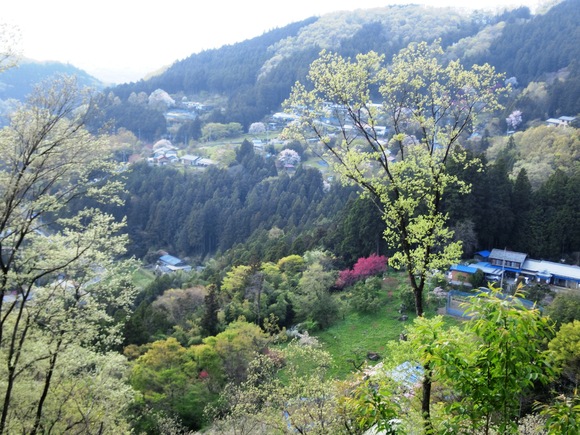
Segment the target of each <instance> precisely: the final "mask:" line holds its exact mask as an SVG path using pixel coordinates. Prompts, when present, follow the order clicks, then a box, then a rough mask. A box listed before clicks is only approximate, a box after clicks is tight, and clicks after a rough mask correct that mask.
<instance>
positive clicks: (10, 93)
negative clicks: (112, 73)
mask: <svg viewBox="0 0 580 435" xmlns="http://www.w3.org/2000/svg"><path fill="white" fill-rule="evenodd" d="M58 74H64V75H71V76H72V75H74V76H76V77H77V79H78V82H79V85H81V86H89V87H92V88H94V89H103V88H104V84H103V83H101V82H100V81H99V80H98V79H96V78H95V77H93V76H91V75H90V74H88V73H87V72H85V71H83V70H81V69H80V68H77V67H75V66H73V65H71V64H65V63H61V62H37V61H33V60H29V59H25V60H23V61H21V62H20V63H19V64H18V65H17V66H15V67H14V68H10V69H8V70H7V71H4V72H3V73H2V74H0V100H7V99H10V98H13V99H16V100H24V99H25V98H26V96H27V95H28V94H30V92H31V91H32V89H33V88H34V86H35V85H37V84H39V83H41V82H43V81H45V80H47V79H49V78H50V77H53V76H54V75H58Z"/></svg>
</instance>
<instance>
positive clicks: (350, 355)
mask: <svg viewBox="0 0 580 435" xmlns="http://www.w3.org/2000/svg"><path fill="white" fill-rule="evenodd" d="M406 280H407V277H406V275H405V274H404V273H396V272H389V274H388V275H387V276H386V278H385V280H384V281H383V291H382V295H383V297H382V301H381V307H380V309H379V310H378V311H377V312H376V313H372V314H363V313H356V312H350V313H348V314H346V315H345V316H344V318H343V319H342V320H340V321H338V322H337V323H335V324H334V325H333V326H331V327H330V328H328V329H327V330H325V331H321V332H319V333H317V334H315V335H316V337H317V338H318V339H319V341H320V343H321V344H322V345H323V348H324V349H325V350H326V351H328V352H329V353H330V354H331V355H332V356H333V359H334V366H333V367H332V368H331V369H330V371H329V376H331V377H333V378H336V379H345V378H346V377H347V376H348V375H349V374H350V373H352V372H353V371H355V370H356V367H355V365H357V364H361V363H362V362H363V361H364V360H365V358H366V357H367V353H369V352H375V353H378V354H379V355H380V356H381V358H382V359H384V358H388V355H386V354H385V351H386V344H387V342H389V341H391V340H398V339H399V336H400V334H401V332H403V330H404V329H405V327H406V326H407V325H409V324H410V323H411V322H412V321H413V319H414V318H415V317H416V315H415V314H414V311H413V308H412V307H410V308H409V310H407V311H406V312H405V313H404V314H405V315H407V316H408V320H406V321H400V320H398V319H399V317H400V316H401V314H400V313H399V311H398V310H399V308H400V306H401V298H400V295H399V292H400V286H401V285H403V284H405V283H406ZM435 314H436V309H435V308H433V309H429V308H428V309H427V312H426V315H427V316H433V315H435ZM445 323H446V324H448V325H449V326H451V325H457V324H459V323H461V321H460V320H457V319H454V318H452V317H449V316H446V317H445ZM353 362H354V363H353ZM369 362H370V363H371V364H373V362H371V361H369Z"/></svg>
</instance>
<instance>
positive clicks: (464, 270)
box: [449, 249, 580, 289]
mask: <svg viewBox="0 0 580 435" xmlns="http://www.w3.org/2000/svg"><path fill="white" fill-rule="evenodd" d="M487 253H488V251H481V252H480V253H478V254H479V255H480V258H481V257H482V255H481V254H483V255H486V254H487ZM527 257H528V256H527V254H525V253H522V252H514V251H507V250H505V249H493V250H492V251H491V252H490V253H489V256H488V257H487V258H486V259H485V258H484V259H483V260H484V261H480V262H478V263H475V264H469V265H462V264H456V265H453V266H451V268H450V269H449V279H450V280H451V281H452V282H459V283H465V282H469V277H470V275H473V274H474V273H475V272H477V269H481V270H482V271H483V272H484V274H485V278H486V280H487V281H495V282H497V281H500V280H501V279H502V278H503V279H508V280H516V279H518V278H523V279H524V280H525V282H526V283H533V282H537V283H542V284H548V285H551V286H555V287H561V288H569V289H580V267H578V266H572V265H568V264H562V263H555V262H552V261H544V260H534V259H531V258H527Z"/></svg>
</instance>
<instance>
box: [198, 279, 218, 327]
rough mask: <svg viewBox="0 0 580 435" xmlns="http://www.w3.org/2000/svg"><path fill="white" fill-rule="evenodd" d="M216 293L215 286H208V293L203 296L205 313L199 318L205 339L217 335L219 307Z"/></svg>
mask: <svg viewBox="0 0 580 435" xmlns="http://www.w3.org/2000/svg"><path fill="white" fill-rule="evenodd" d="M217 293H218V291H217V286H216V285H215V284H210V285H209V286H208V293H207V295H206V296H205V311H204V313H203V317H202V318H201V327H202V328H203V331H204V333H205V336H206V337H208V336H214V335H217V334H218V333H219V320H218V311H219V309H220V306H219V300H218V294H217Z"/></svg>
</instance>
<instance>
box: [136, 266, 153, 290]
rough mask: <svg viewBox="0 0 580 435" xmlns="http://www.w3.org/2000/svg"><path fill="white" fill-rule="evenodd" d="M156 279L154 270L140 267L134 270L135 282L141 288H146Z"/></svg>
mask: <svg viewBox="0 0 580 435" xmlns="http://www.w3.org/2000/svg"><path fill="white" fill-rule="evenodd" d="M154 279H155V274H154V273H153V271H152V270H147V269H143V268H142V267H139V268H137V269H135V271H134V272H133V284H134V285H135V287H137V288H139V289H141V290H142V289H144V288H145V287H147V285H148V284H149V283H150V282H151V281H153V280H154Z"/></svg>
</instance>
